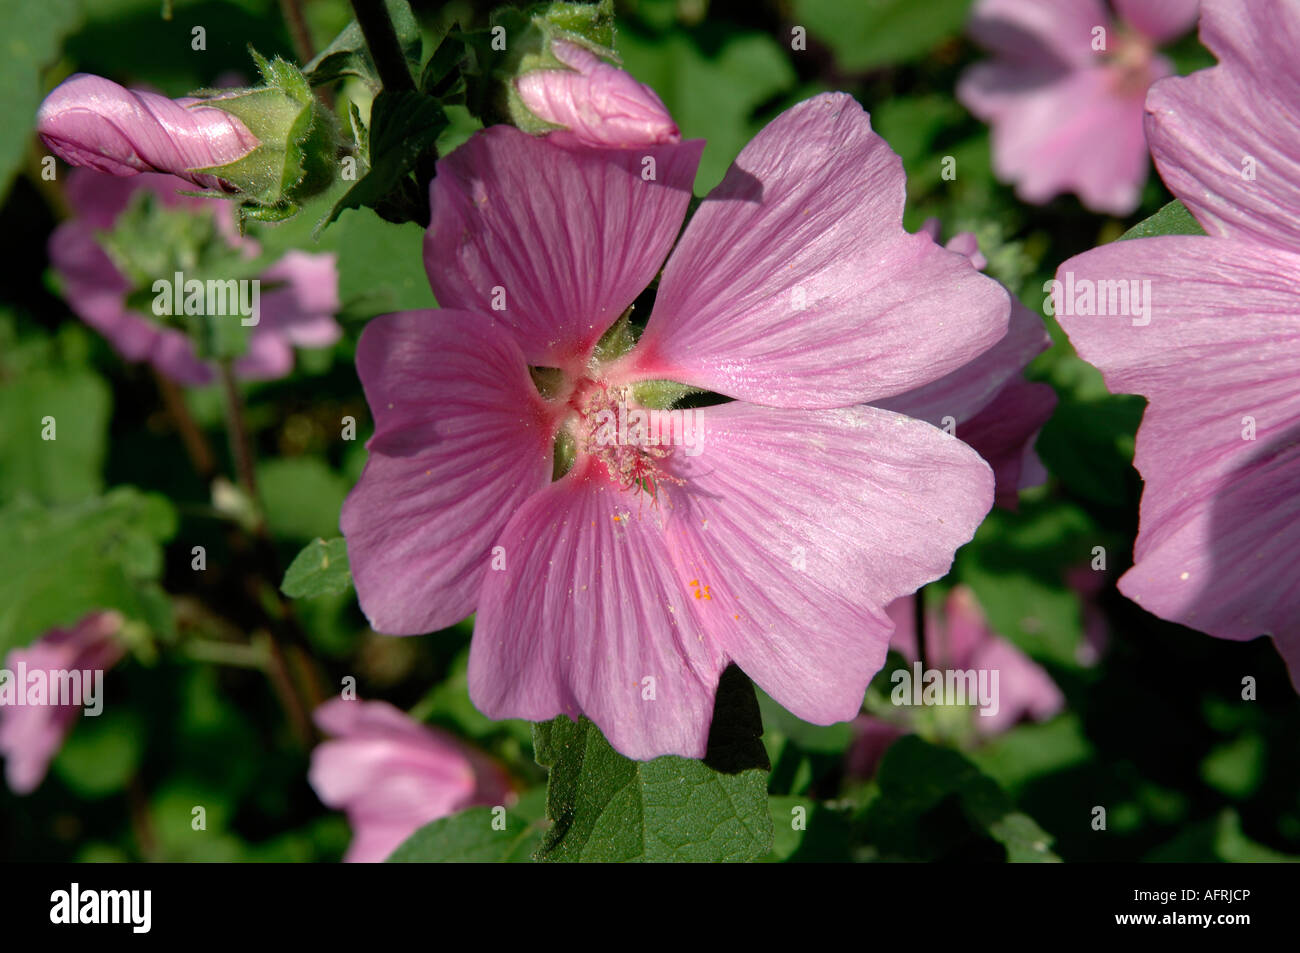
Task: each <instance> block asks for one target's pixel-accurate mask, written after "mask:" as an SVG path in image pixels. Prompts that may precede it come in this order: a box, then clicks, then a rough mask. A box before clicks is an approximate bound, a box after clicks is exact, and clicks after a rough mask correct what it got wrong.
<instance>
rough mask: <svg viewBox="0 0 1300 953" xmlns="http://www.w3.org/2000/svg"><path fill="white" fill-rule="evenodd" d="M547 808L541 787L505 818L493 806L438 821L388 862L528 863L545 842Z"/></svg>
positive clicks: (414, 835)
mask: <svg viewBox="0 0 1300 953" xmlns="http://www.w3.org/2000/svg"><path fill="white" fill-rule="evenodd" d="M545 804H546V792H545V791H543V790H542V789H541V788H537V789H535V790H533V791H529V792H528V793H527V794H525V795H524V796H523V797H522V798H520V799H519V802H518V803H517V804H515V805H514V806H513V807H510V808H507V809H506V811H505V815H504V817H502V816H501V813H500V811H499V810H498V809H497V808H494V807H472V808H470V809H469V810H466V811H461V812H460V813H459V814H453V815H452V816H451V817H443V818H439V819H438V820H436V821H433V822H431V823H429V824H425V825H424V826H423V827H421V828H420V829H419V830H418V831H416V832H415V833H414V834H412V835H411V836H410V837H408V838H407V839H406V840H405V841H403V842H402V844H401V846H400V847H398V848H397V850H395V851H393V853H392V854H391V855H390V856H389V858H388V863H390V864H447V863H466V864H500V863H508V864H521V863H529V862H530V861H532V859H533V852H534V851H536V850H537V848H538V847H539V846H540V845H541V842H542V831H543V829H544V827H545V825H546V820H545V817H544V816H543V815H544V808H545ZM502 821H504V822H505V823H504V826H502V823H501V822H502Z"/></svg>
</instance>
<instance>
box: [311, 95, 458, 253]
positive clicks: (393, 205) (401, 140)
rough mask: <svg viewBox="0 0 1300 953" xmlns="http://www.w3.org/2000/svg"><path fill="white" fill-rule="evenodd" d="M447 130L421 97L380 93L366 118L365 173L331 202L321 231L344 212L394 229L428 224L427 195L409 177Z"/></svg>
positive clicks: (437, 109) (441, 115) (432, 104)
mask: <svg viewBox="0 0 1300 953" xmlns="http://www.w3.org/2000/svg"><path fill="white" fill-rule="evenodd" d="M447 125H448V120H447V116H446V113H445V112H444V111H443V109H442V107H441V106H440V105H439V104H438V103H437V102H436V101H435V100H433V99H432V98H430V97H428V96H426V95H424V94H423V93H417V92H415V91H414V90H399V91H397V92H393V91H392V90H384V91H383V92H381V93H380V94H379V95H378V96H377V97H376V98H375V103H374V106H373V108H372V110H371V113H370V129H369V133H368V139H367V144H368V155H367V156H366V157H365V160H366V164H367V166H368V167H367V169H366V172H365V174H364V175H362V176H361V177H360V178H359V179H357V182H356V184H355V185H353V186H352V188H350V189H348V191H347V193H346V194H345V195H344V196H343V197H342V198H341V199H339V200H338V201H337V202H336V203H334V208H333V209H331V210H330V213H329V215H327V216H326V217H325V219H324V220H323V221H322V222H321V227H322V228H324V227H325V226H326V225H328V224H330V223H331V222H333V221H334V220H335V219H337V218H338V217H339V215H340V214H342V212H343V210H344V209H349V208H361V207H363V206H365V207H369V208H373V209H374V210H375V211H376V212H377V213H379V215H380V217H381V218H383V219H385V220H386V221H389V222H393V223H396V224H401V223H403V222H411V221H421V222H423V221H427V220H428V196H426V195H424V194H423V193H422V191H421V184H420V183H419V182H418V181H416V179H415V178H413V177H412V174H411V173H412V172H413V171H414V170H415V168H416V165H417V163H418V162H419V161H420V158H421V156H423V155H424V154H425V153H426V151H427V150H428V149H430V148H431V147H432V146H433V145H434V143H436V142H437V141H438V137H439V136H440V135H441V134H442V131H443V130H444V129H446V128H447Z"/></svg>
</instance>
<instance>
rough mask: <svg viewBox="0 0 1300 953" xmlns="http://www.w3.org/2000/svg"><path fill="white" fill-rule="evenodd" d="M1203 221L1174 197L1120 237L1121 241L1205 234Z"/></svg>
mask: <svg viewBox="0 0 1300 953" xmlns="http://www.w3.org/2000/svg"><path fill="white" fill-rule="evenodd" d="M1204 234H1205V229H1203V228H1201V223H1200V222H1198V221H1197V220H1196V219H1195V218H1193V217H1192V213H1191V212H1189V211H1187V206H1185V205H1184V204H1183V203H1182V202H1180V201H1178V200H1177V199H1174V200H1173V201H1172V202H1170V203H1169V204H1168V205H1166V206H1164V207H1163V208H1162V209H1160V211H1158V212H1156V213H1155V214H1154V215H1152V216H1151V217H1150V218H1144V219H1143V220H1142V221H1140V222H1138V223H1137V224H1136V225H1134V226H1133V227H1132V228H1130V229H1129V230H1128V231H1127V232H1125V233H1124V234H1123V235H1121V236H1120V237H1119V240H1120V241H1124V240H1125V239H1128V238H1151V237H1153V236H1156V235H1204Z"/></svg>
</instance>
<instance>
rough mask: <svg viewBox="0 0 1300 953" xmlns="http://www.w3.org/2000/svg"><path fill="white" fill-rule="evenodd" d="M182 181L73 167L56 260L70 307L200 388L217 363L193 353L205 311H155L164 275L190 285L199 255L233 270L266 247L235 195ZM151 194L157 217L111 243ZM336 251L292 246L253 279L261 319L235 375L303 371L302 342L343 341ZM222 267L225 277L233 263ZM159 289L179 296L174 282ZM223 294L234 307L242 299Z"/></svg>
mask: <svg viewBox="0 0 1300 953" xmlns="http://www.w3.org/2000/svg"><path fill="white" fill-rule="evenodd" d="M184 187H185V183H184V182H183V181H181V180H179V179H177V178H174V177H173V176H169V175H155V174H151V173H145V174H142V175H138V176H135V177H133V178H129V179H127V178H117V177H115V176H112V175H106V174H104V173H101V172H95V171H92V170H90V169H76V170H74V171H73V172H72V173H71V174H70V175H69V176H68V182H67V188H66V190H65V194H66V196H67V199H68V204H69V205H70V206H71V208H72V211H73V217H72V218H71V219H68V220H67V221H65V222H63V223H62V224H60V225H59V226H58V227H57V228H56V229H55V230H54V232H53V234H51V236H50V240H49V256H50V262H51V263H52V264H53V266H54V269H55V271H56V272H57V273H58V275H59V277H60V279H61V280H62V284H63V294H64V296H65V297H66V299H67V301H68V305H69V307H71V308H72V310H73V312H74V313H76V315H77V316H78V317H80V318H81V319H82V320H83V321H85V322H86V323H87V324H88V325H90V326H91V327H92V328H94V329H95V330H96V331H98V332H99V333H100V334H102V335H104V337H105V338H107V339H108V341H109V343H110V344H112V345H113V347H114V348H115V349H116V350H117V351H118V353H119V354H121V355H122V357H123V358H125V359H126V360H128V361H145V362H148V363H149V364H151V365H153V366H154V367H155V368H156V369H157V370H158V371H159V372H160V373H162V374H164V375H166V376H167V377H169V378H171V379H173V380H175V381H177V382H179V383H182V384H189V385H195V386H198V385H204V384H208V383H210V382H211V381H212V380H214V379H215V371H214V368H213V365H212V363H211V362H210V361H206V360H203V359H201V358H200V356H199V354H198V353H197V352H196V351H195V347H194V342H193V336H192V335H191V334H189V333H187V331H186V329H185V328H184V327H183V326H182V323H183V322H192V321H196V320H199V319H198V318H196V317H194V316H192V315H189V316H181V315H178V316H175V321H174V322H172V323H164V319H163V318H160V317H159V316H157V315H156V314H154V313H153V312H154V305H155V304H156V302H157V300H158V297H157V294H155V292H154V290H153V288H154V282H156V281H163V282H165V283H166V282H170V283H172V284H175V274H176V271H177V270H180V273H181V275H182V281H184V280H189V279H191V278H193V277H194V275H195V269H196V268H198V269H200V270H201V266H202V262H200V261H199V260H198V259H199V258H201V257H203V256H204V255H205V254H211V253H215V254H218V255H222V256H227V257H228V258H229V259H230V261H231V262H232V265H231V268H230V273H232V274H233V273H234V272H235V271H237V270H238V268H239V267H240V266H239V265H238V260H239V259H241V258H242V259H245V260H247V259H255V258H256V257H257V255H258V253H259V246H258V244H257V242H255V241H254V240H253V239H251V238H248V237H246V236H240V235H239V234H238V232H237V229H236V225H235V215H234V210H233V209H232V208H231V206H230V204H229V203H225V202H212V201H208V200H206V199H202V198H196V197H193V196H187V195H182V194H180V193H179V192H178V191H177V190H178V188H184ZM144 202H148V203H152V208H153V209H154V210H156V213H157V214H156V217H154V218H151V219H145V221H146V223H147V224H146V225H145V226H144V228H143V229H142V230H140V231H137V232H128V233H125V234H121V235H119V237H118V240H117V241H114V240H112V237H113V233H114V230H115V228H117V227H118V226H119V224H120V223H121V222H122V220H123V217H124V216H125V215H126V214H127V213H128V212H139V211H140V210H141V208H142V205H141V203H144ZM154 252H157V255H154V254H153V253H154ZM191 252H192V253H193V254H191ZM335 258H336V256H335V255H334V253H333V252H320V253H317V252H303V251H297V250H294V251H290V252H287V253H286V254H285V255H284V256H283V257H281V258H279V259H278V260H277V261H275V262H273V263H272V264H271V265H270V266H269V267H267V268H266V269H265V270H263V271H261V273H260V274H256V275H255V277H256V278H257V280H258V281H259V282H260V284H259V285H258V288H259V291H258V298H257V305H258V315H257V317H256V324H254V325H253V326H251V327H250V329H249V331H250V333H249V336H248V341H247V351H246V352H245V353H244V354H243V355H242V356H240V357H239V358H237V359H236V360H235V362H234V371H235V374H236V376H238V377H241V378H244V379H248V380H269V379H273V378H278V377H283V376H284V375H286V374H288V373H289V371H290V370H291V369H292V367H293V348H294V346H298V347H327V346H329V345H331V344H333V343H334V342H335V341H337V340H338V338H339V336H340V334H341V333H342V329H341V328H340V327H339V325H338V323H337V322H336V321H335V320H334V314H335V313H336V312H337V311H338V310H339V307H340V302H339V295H338V272H337V269H336V267H335ZM126 259H131V261H130V262H129V263H128V261H126ZM133 271H138V272H139V274H138V275H137V274H132V272H133ZM218 271H220V272H221V273H222V275H223V276H224V274H226V270H225V269H218ZM245 280H251V279H245ZM237 287H238V286H237ZM243 287H244V288H246V289H248V290H249V292H250V293H249V294H248V295H247V299H248V300H245V299H244V298H241V299H240V301H241V303H242V304H251V298H252V295H251V286H249V285H247V284H245V285H244V286H243ZM159 293H161V294H164V295H167V296H168V297H170V298H173V299H174V297H175V295H174V293H172V292H170V291H168V290H166V289H163V290H162V291H161V292H159ZM239 293H240V294H243V291H242V290H241V291H239ZM224 300H225V301H226V306H227V308H231V304H232V302H233V301H234V297H233V296H231V297H228V298H225V299H224ZM205 307H206V305H205ZM231 310H233V308H231ZM249 310H250V312H251V308H250V309H249ZM215 320H219V321H228V322H239V323H242V322H245V321H252V320H253V318H252V317H245V316H244V315H242V314H233V313H232V314H227V315H224V316H218V317H217V318H216V319H215Z"/></svg>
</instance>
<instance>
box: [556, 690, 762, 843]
mask: <svg viewBox="0 0 1300 953" xmlns="http://www.w3.org/2000/svg"><path fill="white" fill-rule="evenodd" d="M761 732H762V724H761V721H760V716H759V712H758V705H757V702H756V701H755V699H754V694H753V688H752V687H751V686H750V685H749V680H748V679H746V678H745V677H744V676H743V675H741V674H740V672H739V670H738V669H735V668H731V669H728V671H727V673H724V675H723V679H722V684H721V685H720V686H719V689H718V701H717V705H716V707H715V712H714V719H713V728H712V729H711V732H710V738H709V751H708V753H707V754H706V756H705V759H704V760H703V761H692V760H690V759H688V758H679V757H674V756H666V757H662V758H656V759H654V760H653V761H632V760H630V759H629V758H625V757H623V756H622V755H621V754H619V753H618V752H617V751H615V750H614V749H613V748H612V747H611V746H610V744H609V742H608V741H606V740H605V738H604V736H603V735H602V734H601V733H600V730H599V729H598V728H596V726H595V725H593V724H592V723H591V722H590V721H588V720H587V719H586V718H585V717H583V718H580V719H579V720H578V721H577V722H576V723H575V722H572V721H570V720H569V719H568V718H567V717H565V716H563V715H561V716H560V717H558V718H556V719H555V720H554V721H549V722H544V723H542V724H539V725H537V726H536V727H535V729H534V733H533V745H534V748H535V749H536V754H537V762H538V764H541V765H543V766H545V767H548V768H550V771H551V775H550V780H549V782H548V784H547V801H546V813H547V816H548V817H549V818H550V820H551V825H552V826H551V828H550V829H549V830H548V831H547V833H546V839H545V841H544V842H543V844H542V847H541V849H540V850H539V851H538V854H537V859H538V860H545V861H588V862H590V861H647V862H652V863H653V862H658V861H745V860H756V859H758V858H760V857H762V856H764V855H765V854H766V853H767V852H768V851H769V850H770V849H771V847H772V818H771V816H770V814H769V813H768V809H767V769H768V764H767V756H766V754H765V753H764V752H763V748H762V745H761V743H760V742H759V741H758V736H759V734H760V733H761Z"/></svg>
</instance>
